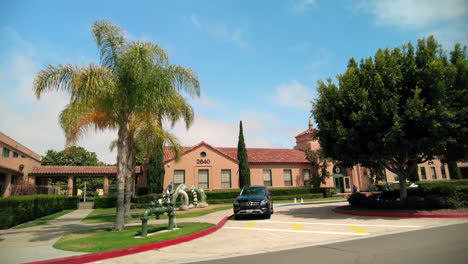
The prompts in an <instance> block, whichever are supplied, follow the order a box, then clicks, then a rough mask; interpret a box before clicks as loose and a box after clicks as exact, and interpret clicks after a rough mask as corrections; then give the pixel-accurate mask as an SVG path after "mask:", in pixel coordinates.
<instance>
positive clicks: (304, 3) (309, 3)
mask: <svg viewBox="0 0 468 264" xmlns="http://www.w3.org/2000/svg"><path fill="white" fill-rule="evenodd" d="M290 2H291V10H292V11H293V12H294V13H296V14H304V13H305V12H307V11H308V10H309V9H312V8H314V7H317V6H318V4H317V1H316V0H292V1H290Z"/></svg>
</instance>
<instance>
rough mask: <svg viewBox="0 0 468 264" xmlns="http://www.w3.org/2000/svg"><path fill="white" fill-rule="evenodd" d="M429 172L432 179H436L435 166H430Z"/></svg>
mask: <svg viewBox="0 0 468 264" xmlns="http://www.w3.org/2000/svg"><path fill="white" fill-rule="evenodd" d="M431 174H432V179H434V180H436V179H437V174H436V170H435V167H431Z"/></svg>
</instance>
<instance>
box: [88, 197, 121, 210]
mask: <svg viewBox="0 0 468 264" xmlns="http://www.w3.org/2000/svg"><path fill="white" fill-rule="evenodd" d="M116 206H117V196H98V197H96V198H94V205H93V208H94V209H96V208H113V207H116Z"/></svg>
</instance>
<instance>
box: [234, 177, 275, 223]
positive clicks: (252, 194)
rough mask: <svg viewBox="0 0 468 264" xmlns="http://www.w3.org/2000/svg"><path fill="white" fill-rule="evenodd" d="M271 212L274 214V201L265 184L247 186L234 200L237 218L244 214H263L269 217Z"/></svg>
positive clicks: (266, 217)
mask: <svg viewBox="0 0 468 264" xmlns="http://www.w3.org/2000/svg"><path fill="white" fill-rule="evenodd" d="M271 214H273V201H272V200H271V195H270V193H269V192H268V190H267V188H265V186H260V185H254V186H246V187H244V188H242V191H241V193H240V194H239V196H237V198H236V200H235V201H234V218H235V219H236V220H237V219H239V218H240V217H241V216H242V215H263V217H264V218H265V219H269V218H270V216H271Z"/></svg>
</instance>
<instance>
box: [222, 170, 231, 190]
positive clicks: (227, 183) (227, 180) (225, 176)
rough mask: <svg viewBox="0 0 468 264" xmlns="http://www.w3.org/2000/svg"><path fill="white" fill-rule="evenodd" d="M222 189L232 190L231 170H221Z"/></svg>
mask: <svg viewBox="0 0 468 264" xmlns="http://www.w3.org/2000/svg"><path fill="white" fill-rule="evenodd" d="M221 188H231V170H221Z"/></svg>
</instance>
